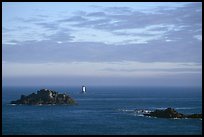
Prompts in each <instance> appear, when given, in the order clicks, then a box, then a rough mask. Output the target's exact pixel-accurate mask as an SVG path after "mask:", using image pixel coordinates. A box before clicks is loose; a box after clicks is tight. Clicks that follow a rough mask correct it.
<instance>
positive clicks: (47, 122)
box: [2, 87, 202, 135]
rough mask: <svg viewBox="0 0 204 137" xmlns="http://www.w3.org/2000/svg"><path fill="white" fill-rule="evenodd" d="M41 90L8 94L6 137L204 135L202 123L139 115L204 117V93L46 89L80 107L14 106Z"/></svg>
mask: <svg viewBox="0 0 204 137" xmlns="http://www.w3.org/2000/svg"><path fill="white" fill-rule="evenodd" d="M41 88H42V87H3V88H2V89H3V93H2V128H3V135H7V134H37V135H40V134H42V135H44V134H52V135H55V134H61V135H63V134H78V135H85V134H97V135H108V134H117V135H131V134H136V135H148V134H150V135H152V134H153V135H158V134H172V135H175V134H202V120H201V119H163V118H149V117H144V116H142V115H138V114H136V113H135V111H134V110H135V109H145V110H154V109H163V108H167V107H173V108H175V109H176V110H177V111H178V112H181V113H184V114H192V113H201V112H202V89H201V88H162V87H161V88H159V87H152V88H147V87H87V94H80V93H79V92H80V91H81V87H46V88H48V89H51V90H56V91H58V92H62V93H63V92H68V93H69V94H70V96H71V97H73V98H74V99H75V100H76V101H77V102H78V105H75V106H66V105H62V106H60V105H55V106H54V105H52V106H26V105H19V106H17V105H16V106H12V105H8V103H9V102H10V101H11V100H16V99H19V98H20V95H21V94H25V95H28V94H31V93H32V92H36V91H37V90H39V89H41ZM43 88H44V87H43Z"/></svg>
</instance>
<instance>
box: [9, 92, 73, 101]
mask: <svg viewBox="0 0 204 137" xmlns="http://www.w3.org/2000/svg"><path fill="white" fill-rule="evenodd" d="M11 104H27V105H41V104H70V105H71V104H76V102H75V101H74V99H72V98H71V97H70V96H69V95H67V94H66V93H64V94H59V93H58V92H56V91H52V90H48V89H41V90H39V91H37V94H36V93H32V94H30V95H28V96H25V95H21V98H20V99H18V100H16V101H11Z"/></svg>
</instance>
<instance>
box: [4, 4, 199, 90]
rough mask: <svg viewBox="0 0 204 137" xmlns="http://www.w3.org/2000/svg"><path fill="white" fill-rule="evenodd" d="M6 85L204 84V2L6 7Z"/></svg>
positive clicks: (12, 5)
mask: <svg viewBox="0 0 204 137" xmlns="http://www.w3.org/2000/svg"><path fill="white" fill-rule="evenodd" d="M2 75H3V76H2V81H3V86H37V85H53V86H71V85H77V86H78V85H95V86H194V87H197V86H199V87H201V86H202V3H201V2H18V3H15V2H3V3H2Z"/></svg>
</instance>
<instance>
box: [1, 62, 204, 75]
mask: <svg viewBox="0 0 204 137" xmlns="http://www.w3.org/2000/svg"><path fill="white" fill-rule="evenodd" d="M186 64H187V65H186ZM13 69H15V71H13ZM30 72H32V73H30ZM191 73H197V74H201V73H202V66H201V65H200V64H197V63H183V62H179V63H178V62H177V63H174V62H149V63H142V62H134V61H123V62H113V63H110V62H101V63H98V62H69V63H65V62H64V63H63V62H61V63H60V62H58V63H55V62H53V63H52V62H50V63H9V62H6V63H5V62H4V63H3V76H5V77H17V76H18V77H19V76H94V77H95V76H99V77H104V76H110V77H112V76H120V77H166V76H172V75H173V76H176V75H179V74H191Z"/></svg>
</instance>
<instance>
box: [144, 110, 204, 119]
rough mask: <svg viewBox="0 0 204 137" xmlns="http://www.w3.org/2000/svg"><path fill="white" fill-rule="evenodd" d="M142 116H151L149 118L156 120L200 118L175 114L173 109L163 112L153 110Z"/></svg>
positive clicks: (197, 115)
mask: <svg viewBox="0 0 204 137" xmlns="http://www.w3.org/2000/svg"><path fill="white" fill-rule="evenodd" d="M143 115H144V116H151V117H158V118H202V114H191V115H184V114H182V113H179V112H177V111H176V110H175V109H173V108H167V109H164V110H155V111H153V112H149V113H146V114H143Z"/></svg>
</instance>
